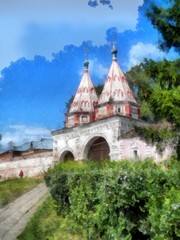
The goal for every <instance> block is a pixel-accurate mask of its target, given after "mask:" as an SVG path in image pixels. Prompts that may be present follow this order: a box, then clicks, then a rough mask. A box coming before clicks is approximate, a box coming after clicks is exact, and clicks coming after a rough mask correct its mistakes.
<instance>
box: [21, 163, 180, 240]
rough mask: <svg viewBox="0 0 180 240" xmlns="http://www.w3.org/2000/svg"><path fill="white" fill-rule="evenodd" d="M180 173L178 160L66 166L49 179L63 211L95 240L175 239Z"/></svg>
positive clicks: (179, 232)
mask: <svg viewBox="0 0 180 240" xmlns="http://www.w3.org/2000/svg"><path fill="white" fill-rule="evenodd" d="M179 169H180V166H179V162H178V161H175V160H173V159H171V160H169V161H167V162H164V163H162V164H158V165H156V164H155V163H153V162H152V161H150V160H146V161H144V162H141V161H136V162H128V161H123V162H104V163H91V162H89V163H83V164H81V163H80V164H78V163H61V164H59V165H57V166H55V168H54V169H53V170H49V172H48V174H47V175H46V177H45V179H46V183H47V184H48V186H49V188H50V192H51V194H52V197H53V199H54V200H55V202H56V204H57V206H58V207H57V213H58V214H59V215H60V216H61V217H68V219H71V220H72V221H73V222H74V223H77V224H79V226H81V227H83V229H84V230H85V231H86V235H87V239H89V240H90V239H92V240H94V239H113V240H116V239H132V240H133V239H136V240H137V239H143V240H144V239H154V240H160V239H162V240H171V239H172V240H174V239H178V238H179V237H180V230H179V229H180V228H179V224H180V191H179V186H180V184H179V183H180V182H179V181H180V180H179ZM50 225H51V224H50ZM70 229H71V227H70ZM24 239H25V238H24ZM32 239H33V238H32ZM34 239H35V238H34ZM38 239H40V238H38ZM46 239H55V238H46Z"/></svg>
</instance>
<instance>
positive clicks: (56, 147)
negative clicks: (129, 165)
mask: <svg viewBox="0 0 180 240" xmlns="http://www.w3.org/2000/svg"><path fill="white" fill-rule="evenodd" d="M135 124H136V125H142V124H143V123H142V122H141V121H138V120H135V119H131V118H127V117H122V116H114V117H111V118H107V119H102V120H99V121H96V122H93V123H91V124H84V125H81V126H78V127H75V128H71V129H62V130H59V131H55V132H53V157H54V161H62V160H63V158H64V156H65V154H66V153H67V151H70V152H71V153H72V154H73V155H74V158H75V160H85V159H87V155H88V151H89V148H90V147H91V145H92V143H93V142H94V141H95V140H96V139H97V138H98V137H103V138H104V139H105V140H106V141H107V143H108V145H109V148H110V154H109V156H110V159H111V160H121V159H135V158H138V159H145V158H148V157H151V158H154V160H155V161H161V160H164V159H166V158H168V157H169V156H170V155H171V154H172V151H171V149H170V148H168V147H167V148H166V149H165V151H164V152H163V153H162V155H159V154H158V153H157V151H156V147H155V146H151V145H147V144H146V143H145V142H144V141H142V140H140V138H138V137H136V138H127V139H122V135H123V134H124V133H126V132H129V131H130V130H132V129H133V126H134V125H135Z"/></svg>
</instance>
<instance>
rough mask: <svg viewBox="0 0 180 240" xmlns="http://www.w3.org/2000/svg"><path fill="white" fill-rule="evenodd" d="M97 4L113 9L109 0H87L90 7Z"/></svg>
mask: <svg viewBox="0 0 180 240" xmlns="http://www.w3.org/2000/svg"><path fill="white" fill-rule="evenodd" d="M99 4H101V5H105V6H108V7H109V8H111V9H113V6H112V4H111V1H110V0H89V1H88V5H89V6H90V7H97V6H98V5H99Z"/></svg>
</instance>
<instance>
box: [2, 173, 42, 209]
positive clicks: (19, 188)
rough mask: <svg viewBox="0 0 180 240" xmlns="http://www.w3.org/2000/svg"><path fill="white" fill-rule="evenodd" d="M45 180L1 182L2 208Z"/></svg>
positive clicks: (29, 179) (25, 179) (23, 179)
mask: <svg viewBox="0 0 180 240" xmlns="http://www.w3.org/2000/svg"><path fill="white" fill-rule="evenodd" d="M42 181H43V179H33V178H20V179H11V180H7V181H4V182H0V208H1V207H3V206H5V205H6V204H8V203H10V202H12V201H13V200H14V199H16V198H17V197H19V196H21V195H22V194H24V193H25V192H27V191H29V190H31V189H32V188H33V187H35V186H36V185H38V184H39V183H40V182H42Z"/></svg>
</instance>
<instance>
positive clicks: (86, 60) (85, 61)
mask: <svg viewBox="0 0 180 240" xmlns="http://www.w3.org/2000/svg"><path fill="white" fill-rule="evenodd" d="M87 52H88V48H87V47H86V46H85V47H84V72H88V67H89V61H88V59H87Z"/></svg>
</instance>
